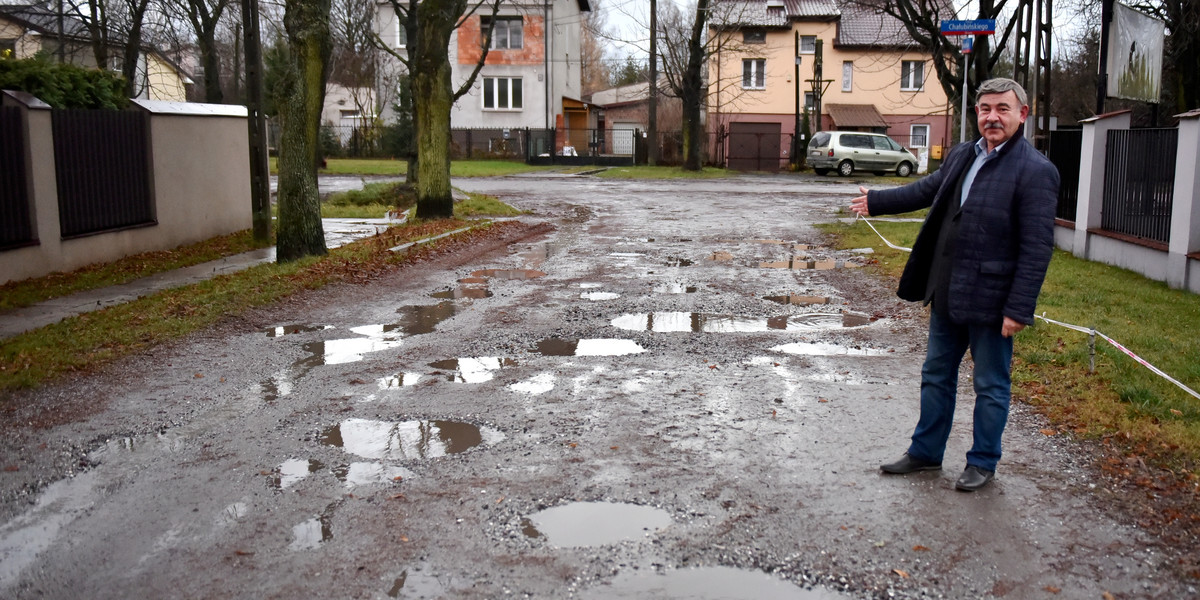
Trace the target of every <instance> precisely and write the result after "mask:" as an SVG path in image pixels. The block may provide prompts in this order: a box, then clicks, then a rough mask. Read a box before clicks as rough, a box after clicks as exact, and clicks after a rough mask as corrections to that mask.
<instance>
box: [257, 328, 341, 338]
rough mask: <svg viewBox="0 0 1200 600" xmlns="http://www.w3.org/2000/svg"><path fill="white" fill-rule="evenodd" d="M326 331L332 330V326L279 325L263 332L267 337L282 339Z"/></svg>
mask: <svg viewBox="0 0 1200 600" xmlns="http://www.w3.org/2000/svg"><path fill="white" fill-rule="evenodd" d="M326 329H333V325H281V326H278V327H268V328H267V329H264V330H263V332H264V333H266V334H267V337H283V336H285V335H295V334H297V333H308V332H310V331H324V330H326Z"/></svg>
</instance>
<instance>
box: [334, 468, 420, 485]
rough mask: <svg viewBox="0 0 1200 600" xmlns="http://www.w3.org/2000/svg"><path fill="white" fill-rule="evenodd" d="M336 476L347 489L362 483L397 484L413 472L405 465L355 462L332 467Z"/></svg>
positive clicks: (409, 476)
mask: <svg viewBox="0 0 1200 600" xmlns="http://www.w3.org/2000/svg"><path fill="white" fill-rule="evenodd" d="M332 471H333V475H334V477H337V478H338V481H341V482H342V485H343V486H345V487H346V488H347V489H350V488H355V487H358V486H360V485H374V484H380V483H384V484H395V483H399V482H401V481H403V480H405V479H409V478H411V477H413V472H412V471H409V470H408V469H405V468H404V467H397V466H395V465H385V464H383V463H377V462H355V463H350V464H348V465H338V466H336V467H334V468H333V469H332Z"/></svg>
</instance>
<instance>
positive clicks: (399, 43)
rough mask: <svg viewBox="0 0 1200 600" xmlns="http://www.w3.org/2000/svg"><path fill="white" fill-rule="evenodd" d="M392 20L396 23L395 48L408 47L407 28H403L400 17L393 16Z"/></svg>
mask: <svg viewBox="0 0 1200 600" xmlns="http://www.w3.org/2000/svg"><path fill="white" fill-rule="evenodd" d="M392 22H393V23H395V24H396V48H398V49H399V48H406V47H408V30H407V29H405V28H404V23H401V22H400V17H393V18H392Z"/></svg>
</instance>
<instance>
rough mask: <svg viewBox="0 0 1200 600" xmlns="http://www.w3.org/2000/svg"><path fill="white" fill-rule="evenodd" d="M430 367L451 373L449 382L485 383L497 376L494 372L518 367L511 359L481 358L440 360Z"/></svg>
mask: <svg viewBox="0 0 1200 600" xmlns="http://www.w3.org/2000/svg"><path fill="white" fill-rule="evenodd" d="M429 366H431V367H433V368H435V369H440V370H443V371H451V373H450V374H449V375H448V376H447V377H446V380H447V381H456V382H458V383H483V382H485V381H491V380H492V378H493V377H495V376H496V375H495V373H493V371H498V370H500V369H503V368H505V367H515V366H517V361H515V360H513V359H511V358H499V357H495V356H480V357H475V358H451V359H448V360H438V361H434V362H431V363H429Z"/></svg>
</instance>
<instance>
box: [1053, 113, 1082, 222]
mask: <svg viewBox="0 0 1200 600" xmlns="http://www.w3.org/2000/svg"><path fill="white" fill-rule="evenodd" d="M1082 151H1083V130H1082V129H1059V130H1056V131H1051V132H1050V147H1049V148H1048V149H1047V152H1046V157H1047V158H1049V159H1050V162H1052V163H1054V166H1055V167H1057V168H1058V177H1059V181H1060V183H1059V186H1058V209H1057V211H1056V212H1055V215H1054V216H1056V217H1058V218H1059V219H1064V220H1067V221H1074V220H1075V209H1076V208H1077V207H1078V205H1079V155H1080V153H1081V152H1082Z"/></svg>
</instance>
